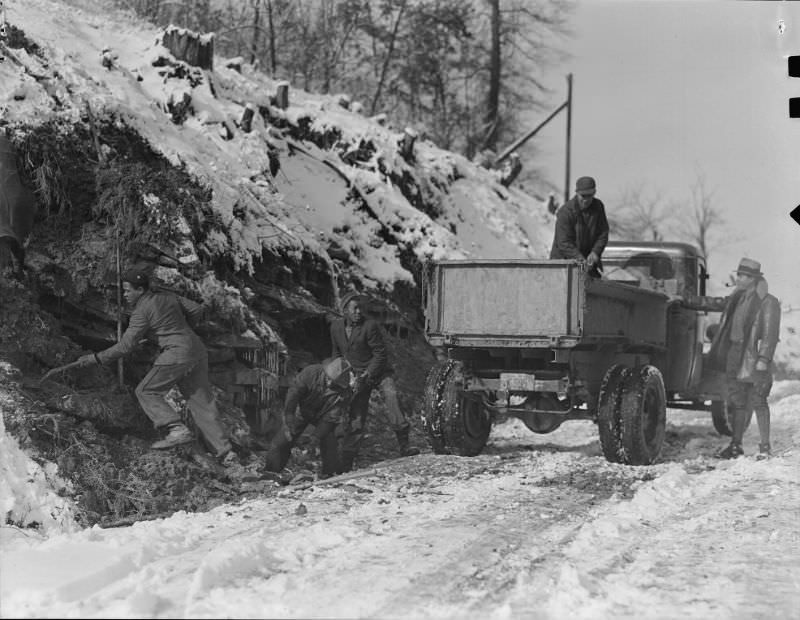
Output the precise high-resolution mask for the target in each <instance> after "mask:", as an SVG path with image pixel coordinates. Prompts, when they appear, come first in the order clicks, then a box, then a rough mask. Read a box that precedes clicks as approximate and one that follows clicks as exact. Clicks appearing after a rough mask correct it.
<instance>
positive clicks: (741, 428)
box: [725, 342, 772, 445]
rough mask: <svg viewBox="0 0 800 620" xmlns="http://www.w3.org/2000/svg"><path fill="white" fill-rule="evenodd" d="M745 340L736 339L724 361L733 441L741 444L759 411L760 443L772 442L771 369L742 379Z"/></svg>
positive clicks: (757, 417) (756, 372)
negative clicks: (770, 420)
mask: <svg viewBox="0 0 800 620" xmlns="http://www.w3.org/2000/svg"><path fill="white" fill-rule="evenodd" d="M742 348H743V345H742V343H739V342H733V343H731V347H730V349H729V350H728V356H727V358H726V362H725V377H726V383H727V387H728V408H729V409H730V411H731V418H732V419H731V426H732V429H731V430H732V433H733V442H734V443H736V444H739V445H741V443H742V438H743V437H744V433H745V431H746V430H747V427H748V426H749V425H750V419H751V418H752V416H753V411H755V412H756V421H757V422H758V432H759V437H760V442H761V444H769V405H768V404H767V397H768V396H769V393H770V390H771V389H772V373H771V372H770V371H769V370H763V371H755V372H754V373H753V381H752V382H750V381H739V380H738V379H737V378H736V376H737V375H738V374H739V369H740V368H741V364H742V353H743V351H742Z"/></svg>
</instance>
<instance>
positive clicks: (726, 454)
mask: <svg viewBox="0 0 800 620" xmlns="http://www.w3.org/2000/svg"><path fill="white" fill-rule="evenodd" d="M743 454H744V450H742V445H741V444H738V443H734V442H733V441H732V442H731V443H730V444H728V447H726V448H723V449H722V450H720V451H719V452H718V453H717V455H716V456H717V458H718V459H735V458H738V457H740V456H742V455H743Z"/></svg>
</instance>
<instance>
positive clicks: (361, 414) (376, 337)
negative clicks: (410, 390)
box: [331, 292, 419, 471]
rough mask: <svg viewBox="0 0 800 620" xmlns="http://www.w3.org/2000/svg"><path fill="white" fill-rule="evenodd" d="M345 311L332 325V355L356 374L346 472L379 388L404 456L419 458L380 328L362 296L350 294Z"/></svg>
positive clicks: (345, 444)
mask: <svg viewBox="0 0 800 620" xmlns="http://www.w3.org/2000/svg"><path fill="white" fill-rule="evenodd" d="M341 309H342V313H343V314H344V318H342V319H338V320H335V321H333V322H332V323H331V346H332V349H333V351H332V353H331V355H333V356H334V357H338V356H343V357H344V358H345V359H346V360H347V361H348V362H349V363H350V365H351V366H352V368H353V371H354V373H355V374H356V379H355V384H354V386H353V399H352V403H351V405H350V412H349V417H348V419H347V420H345V423H344V437H343V438H342V453H341V457H342V467H343V469H344V470H345V471H348V470H350V469H352V467H353V461H354V460H355V458H356V456H357V455H358V449H359V447H360V444H361V440H362V438H363V436H364V427H365V425H366V421H367V412H368V410H369V397H370V394H372V390H373V389H375V388H376V387H380V389H381V392H382V393H383V400H384V402H385V404H386V415H387V417H388V418H389V425H390V426H391V428H392V429H393V430H394V432H395V435H396V436H397V443H398V444H399V446H400V454H401V455H403V456H413V455H415V454H419V450H418V449H417V448H412V447H410V446H409V438H408V434H409V430H410V428H411V424H410V423H409V421H408V419H407V418H406V416H405V415H404V414H403V411H402V410H401V409H400V403H399V402H398V400H397V386H396V385H395V382H394V377H393V376H392V375H393V372H392V368H391V366H390V365H389V360H388V357H387V354H386V344H385V342H384V339H383V333H382V331H381V327H380V325H378V324H377V323H376V322H375V321H373V320H371V319H367V318H366V317H365V316H364V315H363V313H362V308H361V297H360V295H358V293H355V292H350V293H347V294H346V295H345V296H344V297H342V302H341Z"/></svg>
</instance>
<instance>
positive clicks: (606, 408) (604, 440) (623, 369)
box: [597, 364, 631, 463]
mask: <svg viewBox="0 0 800 620" xmlns="http://www.w3.org/2000/svg"><path fill="white" fill-rule="evenodd" d="M630 372H631V370H630V368H628V367H627V366H625V365H624V364H615V365H614V366H612V367H611V368H609V369H608V370H607V371H606V374H605V376H604V377H603V382H602V383H601V384H600V396H599V398H598V401H597V429H598V431H599V433H600V447H601V448H602V449H603V456H604V457H606V460H607V461H609V462H610V463H621V462H623V460H624V453H623V452H624V451H623V448H622V418H621V416H620V406H621V403H622V390H623V387H624V385H625V380H626V379H627V377H628V375H630Z"/></svg>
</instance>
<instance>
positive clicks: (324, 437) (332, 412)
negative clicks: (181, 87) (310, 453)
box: [264, 390, 346, 476]
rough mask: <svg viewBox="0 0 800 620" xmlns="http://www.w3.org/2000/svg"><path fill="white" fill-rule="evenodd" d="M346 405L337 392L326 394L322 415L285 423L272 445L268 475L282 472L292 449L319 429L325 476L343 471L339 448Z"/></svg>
mask: <svg viewBox="0 0 800 620" xmlns="http://www.w3.org/2000/svg"><path fill="white" fill-rule="evenodd" d="M345 402H346V401H344V400H343V398H342V396H341V395H340V394H338V393H336V392H334V391H333V390H328V391H327V392H326V393H325V402H324V404H323V406H322V409H321V410H320V411H317V412H314V413H313V414H312V415H310V416H309V415H307V414H306V415H303V413H302V408H301V414H300V415H298V416H293V417H292V418H291V419H290V420H285V424H284V428H283V429H282V431H281V432H279V433H278V435H277V437H276V438H275V439H274V440H273V441H272V445H271V446H270V449H269V450H268V452H267V455H266V457H265V458H264V461H265V467H266V469H267V470H268V471H281V470H282V469H283V468H284V467H286V463H288V462H289V458H290V457H291V455H292V447H293V446H294V445H295V443H297V440H298V439H299V438H300V436H301V435H302V434H303V432H304V431H305V430H306V428H308V426H309V425H310V424H313V425H314V426H315V429H314V431H315V434H316V436H317V439H318V440H319V454H320V458H321V460H322V475H323V476H332V475H334V474H338V473H339V472H340V470H341V464H340V460H339V445H338V439H337V436H336V428H337V426H338V425H339V422H340V419H341V408H342V405H343V404H344V403H345Z"/></svg>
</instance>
